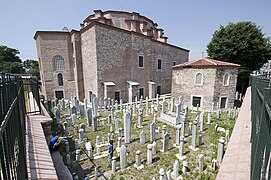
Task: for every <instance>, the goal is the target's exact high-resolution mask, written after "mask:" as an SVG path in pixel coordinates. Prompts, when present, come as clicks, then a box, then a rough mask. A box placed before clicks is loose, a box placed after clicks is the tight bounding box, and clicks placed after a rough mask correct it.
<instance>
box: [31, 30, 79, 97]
mask: <svg viewBox="0 0 271 180" xmlns="http://www.w3.org/2000/svg"><path fill="white" fill-rule="evenodd" d="M36 45H37V51H38V56H39V63H40V67H41V69H40V72H41V80H42V93H43V94H44V96H45V99H46V100H49V101H50V100H52V99H54V98H55V91H58V90H60V91H61V90H62V91H64V97H65V98H69V97H70V96H71V95H74V94H75V93H76V92H75V88H74V87H75V82H74V76H73V60H72V46H71V40H70V36H69V34H68V33H58V32H56V33H40V34H39V35H38V37H37V40H36ZM56 55H60V56H62V57H63V58H64V66H65V70H64V71H54V70H53V69H54V65H53V60H52V59H53V57H54V56H56ZM59 73H61V74H62V75H63V86H58V79H57V75H58V74H59Z"/></svg>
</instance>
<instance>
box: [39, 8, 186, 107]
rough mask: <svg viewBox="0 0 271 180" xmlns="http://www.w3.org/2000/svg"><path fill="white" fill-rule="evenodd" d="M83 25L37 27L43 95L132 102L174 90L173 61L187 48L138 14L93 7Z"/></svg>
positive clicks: (179, 60)
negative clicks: (169, 39) (58, 28)
mask: <svg viewBox="0 0 271 180" xmlns="http://www.w3.org/2000/svg"><path fill="white" fill-rule="evenodd" d="M80 26H81V28H80V30H78V31H77V30H71V31H69V30H62V31H37V32H36V34H35V36H34V39H35V40H36V44H37V52H38V57H39V64H40V71H41V72H40V74H41V81H42V93H43V94H44V96H45V99H47V100H49V101H50V100H52V99H54V98H62V97H64V98H66V99H69V98H70V96H72V95H76V96H77V97H79V99H80V100H83V99H84V98H85V97H86V98H88V99H90V97H91V94H92V93H95V94H96V95H97V96H98V97H99V98H104V97H108V98H112V99H120V98H122V99H123V101H124V102H125V101H131V100H132V99H133V98H135V96H138V97H139V96H141V95H142V96H144V97H146V96H148V97H154V96H155V95H156V94H157V93H158V94H164V93H170V92H171V82H172V76H171V75H172V68H171V67H172V66H173V65H177V64H181V63H184V62H187V61H188V55H189V50H187V49H184V48H180V47H177V46H174V45H171V44H168V43H167V37H165V36H164V32H163V31H164V30H163V29H160V28H158V25H157V24H156V23H154V22H153V21H152V20H150V19H149V18H147V17H145V16H142V15H140V14H139V13H135V12H132V13H129V12H122V11H105V12H102V11H101V10H95V11H94V14H92V15H90V16H88V17H87V18H86V19H85V20H84V21H83V22H82V23H81V24H80Z"/></svg>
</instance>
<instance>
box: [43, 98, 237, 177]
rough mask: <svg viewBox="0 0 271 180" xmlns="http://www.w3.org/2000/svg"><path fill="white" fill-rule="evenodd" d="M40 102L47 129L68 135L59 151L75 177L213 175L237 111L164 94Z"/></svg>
mask: <svg viewBox="0 0 271 180" xmlns="http://www.w3.org/2000/svg"><path fill="white" fill-rule="evenodd" d="M215 103H216V102H214V103H213V104H215ZM217 104H218V103H217ZM44 105H45V107H46V108H47V109H48V110H49V109H50V110H49V111H51V114H52V116H53V117H54V122H53V124H52V131H53V132H56V131H58V130H62V132H63V135H65V136H68V135H72V139H68V140H65V141H64V142H63V143H64V144H63V146H62V147H61V148H60V149H59V151H60V153H61V155H62V157H63V161H64V163H65V164H66V165H67V167H68V168H69V170H70V172H71V174H72V175H73V178H74V179H94V178H98V179H206V178H207V179H215V177H216V175H217V172H218V169H219V166H220V163H221V162H222V160H223V155H224V152H225V150H226V148H227V144H228V142H229V140H230V135H231V132H232V130H233V127H234V124H235V118H236V117H237V113H238V110H237V109H230V108H229V109H219V106H218V105H217V106H212V109H210V110H208V111H205V112H201V111H200V110H199V108H198V107H188V106H187V105H185V104H184V103H183V97H182V96H180V97H179V99H176V98H174V97H170V96H167V95H162V96H160V97H159V96H158V95H157V97H156V98H155V99H148V97H146V98H145V99H143V98H142V97H141V98H140V99H137V98H135V100H134V102H132V103H123V102H122V100H120V102H117V101H114V100H113V99H110V98H104V99H98V98H97V97H96V96H95V94H93V95H92V98H91V103H88V102H87V99H85V100H84V102H79V100H78V99H77V97H74V96H73V97H71V99H70V100H64V99H62V100H58V99H56V100H52V101H51V105H50V107H49V105H48V103H47V102H44ZM109 140H113V142H114V143H113V144H114V156H113V158H112V160H110V159H109V154H108V148H109V146H110V144H109Z"/></svg>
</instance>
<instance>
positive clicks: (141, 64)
mask: <svg viewBox="0 0 271 180" xmlns="http://www.w3.org/2000/svg"><path fill="white" fill-rule="evenodd" d="M138 67H144V57H143V56H138Z"/></svg>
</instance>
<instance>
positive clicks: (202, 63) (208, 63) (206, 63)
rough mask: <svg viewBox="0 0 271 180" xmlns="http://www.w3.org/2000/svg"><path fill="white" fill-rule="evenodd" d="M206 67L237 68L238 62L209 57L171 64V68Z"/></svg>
mask: <svg viewBox="0 0 271 180" xmlns="http://www.w3.org/2000/svg"><path fill="white" fill-rule="evenodd" d="M207 67H232V68H239V67H240V65H239V64H234V63H229V62H225V61H218V60H214V59H209V58H202V59H198V60H194V61H189V62H185V63H183V64H178V65H176V66H173V67H172V68H173V69H181V68H207Z"/></svg>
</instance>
